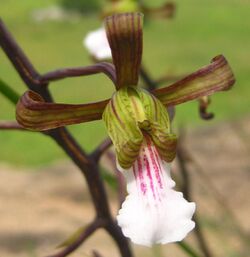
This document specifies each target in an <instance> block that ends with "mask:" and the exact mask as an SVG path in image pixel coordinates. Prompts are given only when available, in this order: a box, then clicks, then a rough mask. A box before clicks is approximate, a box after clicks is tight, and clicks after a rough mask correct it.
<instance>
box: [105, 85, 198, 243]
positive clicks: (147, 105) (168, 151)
mask: <svg viewBox="0 0 250 257" xmlns="http://www.w3.org/2000/svg"><path fill="white" fill-rule="evenodd" d="M103 119H104V121H105V123H106V126H107V128H108V132H109V135H110V136H111V139H112V141H113V143H114V146H115V149H116V155H117V166H118V169H119V170H120V171H121V172H123V174H124V176H125V177H126V180H127V191H128V196H127V198H126V200H125V202H124V203H123V204H122V208H121V210H120V211H119V214H118V216H117V221H118V224H119V225H120V227H121V228H122V231H123V233H124V235H125V236H127V237H129V238H130V239H131V240H132V241H133V242H134V243H137V244H141V245H146V246H151V245H152V244H154V243H162V244H165V243H170V242H175V241H180V240H182V239H183V238H184V237H185V236H186V235H187V233H188V232H189V231H190V230H192V229H193V228H194V222H193V221H192V220H191V218H192V215H193V213H194V210H195V204H194V203H189V202H187V201H186V200H185V199H184V198H183V195H182V193H180V192H177V191H175V190H174V189H173V187H174V186H175V183H174V181H173V180H172V179H171V177H170V164H169V163H167V162H170V161H172V159H173V158H174V156H175V148H176V137H175V135H173V134H171V133H170V123H169V117H168V113H167V110H166V108H165V107H164V106H163V105H162V103H161V102H160V101H159V100H158V99H157V98H155V97H154V96H153V95H151V94H150V93H148V92H146V91H144V90H143V89H139V88H136V87H125V86H124V87H123V88H121V89H120V90H118V92H117V93H115V95H114V96H113V97H112V99H111V101H110V103H109V104H108V105H107V107H106V109H105V111H104V113H103Z"/></svg>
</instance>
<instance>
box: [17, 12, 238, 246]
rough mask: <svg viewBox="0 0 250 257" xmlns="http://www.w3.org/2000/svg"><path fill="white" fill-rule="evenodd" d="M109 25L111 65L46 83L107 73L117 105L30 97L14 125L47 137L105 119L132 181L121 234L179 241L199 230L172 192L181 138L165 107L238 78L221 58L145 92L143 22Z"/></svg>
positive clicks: (115, 19)
mask: <svg viewBox="0 0 250 257" xmlns="http://www.w3.org/2000/svg"><path fill="white" fill-rule="evenodd" d="M104 25H105V30H106V33H107V38H108V42H109V45H110V49H111V53H112V59H113V63H114V66H113V65H112V64H109V63H97V64H95V65H93V66H89V67H83V68H75V69H74V70H70V69H65V70H61V71H60V72H57V71H55V72H51V73H48V74H46V75H44V76H42V78H41V79H42V80H43V81H45V82H46V81H47V80H57V79H61V78H64V77H66V76H67V77H69V76H80V75H90V74H95V73H98V72H103V73H105V74H106V75H108V76H109V78H111V79H112V81H113V82H114V84H115V86H116V92H115V93H114V94H113V96H112V98H111V99H107V100H104V101H100V102H97V103H89V104H78V105H71V104H55V103H48V102H45V101H44V99H42V98H41V96H40V95H38V94H37V93H35V92H33V91H28V92H26V93H25V94H24V95H23V96H22V97H21V99H20V100H19V103H18V104H17V120H18V122H19V123H20V124H21V125H22V126H24V127H26V128H28V129H31V130H36V131H42V130H48V129H53V128H57V127H61V126H65V125H70V124H76V123H80V122H87V121H93V120H98V119H101V118H102V119H103V120H104V122H105V125H106V127H107V131H108V134H109V136H110V138H111V139H112V142H113V144H114V147H115V152H116V159H117V167H118V169H119V170H120V171H121V172H122V173H123V174H124V176H125V178H126V181H127V191H128V196H127V198H126V200H125V201H124V203H123V204H122V207H121V209H120V210H119V212H118V215H117V221H118V224H119V226H120V227H121V229H122V231H123V233H124V235H125V236H126V237H128V238H130V239H131V240H132V241H133V242H134V243H137V244H141V245H145V246H151V245H152V244H155V243H162V244H165V243H170V242H176V241H180V240H182V239H183V238H184V237H185V236H186V235H187V234H188V233H189V232H190V231H191V230H192V229H193V228H194V226H195V224H194V222H193V221H192V216H193V214H194V211H195V204H194V203H190V202H187V201H186V200H185V199H184V198H183V195H182V193H180V192H177V191H175V190H174V186H175V182H174V181H173V180H172V178H171V176H170V163H171V162H172V160H173V159H174V158H175V154H176V145H177V137H176V136H175V135H174V134H173V133H172V132H171V128H170V119H169V116H168V112H167V109H166V107H169V106H174V105H177V104H180V103H184V102H186V101H189V100H193V99H198V98H200V97H203V96H207V95H211V94H212V93H214V92H216V91H222V90H228V89H230V88H231V86H232V85H233V84H234V82H235V80H234V76H233V73H232V71H231V68H230V66H229V65H228V63H227V61H226V59H225V58H224V57H223V56H222V55H220V56H217V57H215V58H214V59H213V60H212V63H211V64H209V65H207V66H205V67H203V68H201V69H199V70H198V71H196V72H194V73H192V74H190V75H188V76H187V77H185V78H183V79H182V80H180V81H178V82H176V83H174V84H172V85H170V86H168V87H163V88H161V89H156V90H154V91H153V92H148V91H146V90H144V89H142V88H139V87H138V86H137V85H138V77H139V69H140V64H141V57H142V27H143V15H142V14H140V13H125V14H117V15H113V16H110V17H108V18H106V19H105V23H104Z"/></svg>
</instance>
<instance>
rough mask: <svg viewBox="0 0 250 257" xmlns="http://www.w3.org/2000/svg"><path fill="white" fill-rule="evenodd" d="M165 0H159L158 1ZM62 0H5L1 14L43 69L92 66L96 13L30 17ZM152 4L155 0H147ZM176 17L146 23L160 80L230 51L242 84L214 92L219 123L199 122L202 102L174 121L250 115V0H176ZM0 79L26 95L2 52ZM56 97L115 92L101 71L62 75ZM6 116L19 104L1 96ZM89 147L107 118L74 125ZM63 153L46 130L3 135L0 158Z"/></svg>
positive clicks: (54, 87)
mask: <svg viewBox="0 0 250 257" xmlns="http://www.w3.org/2000/svg"><path fill="white" fill-rule="evenodd" d="M158 2H159V3H160V2H162V1H154V5H156V4H158ZM56 3H57V1H56V0H36V1H33V0H26V1H16V0H0V16H1V17H2V19H3V20H4V21H5V23H6V24H7V26H8V27H9V29H10V30H11V32H12V33H13V34H14V36H15V38H16V39H17V41H18V42H19V43H20V45H21V46H22V48H23V49H24V51H25V52H26V53H27V55H28V56H29V58H30V59H31V61H32V62H33V64H34V65H35V67H36V68H37V69H38V70H39V71H40V72H46V71H49V70H53V69H57V68H59V67H67V66H85V65H89V64H90V63H91V62H90V59H89V57H88V54H87V52H86V50H85V49H84V48H83V47H82V39H83V36H84V35H85V34H86V33H87V32H88V31H89V30H93V29H96V28H98V27H99V26H100V24H101V22H100V21H99V20H98V18H97V15H96V16H84V17H83V18H82V19H81V20H79V21H78V22H65V21H64V22H59V21H58V22H48V21H46V22H42V23H37V22H35V21H34V20H32V17H31V13H32V11H33V10H36V9H39V8H44V7H47V6H50V5H53V4H56ZM149 3H152V1H149ZM176 3H177V13H176V17H175V19H173V20H172V21H162V20H157V21H156V20H154V21H150V22H149V21H148V22H146V26H145V29H144V55H143V58H144V63H145V65H146V67H147V68H148V69H149V70H150V72H151V74H152V75H153V76H155V77H157V76H160V75H162V74H163V73H165V72H170V73H176V74H187V73H189V72H192V71H195V70H196V69H198V68H199V67H201V66H202V65H206V64H208V62H209V61H210V60H211V58H212V57H214V56H215V55H217V54H221V53H222V54H224V55H225V56H226V57H227V59H228V60H229V62H230V64H231V66H232V68H233V70H234V72H235V75H236V78H237V83H236V85H235V87H234V88H233V90H231V91H229V92H228V93H223V94H217V95H215V96H213V98H212V100H213V102H212V106H211V108H210V110H211V111H214V112H215V114H216V117H215V119H214V121H212V122H211V121H209V122H206V121H200V119H199V117H198V111H197V103H196V102H193V103H187V104H183V105H182V106H180V107H178V108H177V115H176V120H175V124H179V123H181V124H187V125H189V126H200V125H208V124H214V123H215V122H218V121H221V120H225V119H235V118H237V117H240V116H243V115H245V114H247V113H248V112H249V95H250V87H249V85H248V78H249V64H248V60H249V59H250V52H249V50H248V47H249V45H250V34H249V31H250V22H249V13H248V10H249V7H250V2H249V1H235V0H227V1H226V0H223V1H220V2H218V1H215V0H210V1H199V0H190V1H176ZM0 78H2V79H3V80H4V81H6V82H7V83H8V84H9V85H12V86H13V88H15V90H16V91H18V92H19V93H20V94H22V93H23V92H24V91H25V90H26V88H25V87H24V85H23V82H22V81H21V80H20V78H19V77H18V75H17V74H16V72H15V70H14V69H13V67H12V66H11V64H10V63H9V61H8V60H7V58H6V57H5V55H4V54H3V52H2V51H1V50H0ZM50 88H51V91H52V93H53V95H54V96H55V100H56V101H57V102H65V103H87V102H89V101H96V100H100V99H103V98H107V97H109V96H110V95H111V94H112V92H113V91H114V89H113V86H112V84H111V83H110V82H109V81H108V79H106V78H104V76H103V75H98V76H93V77H88V78H87V77H85V78H84V77H83V78H76V79H68V80H63V81H61V82H55V83H52V84H51V87H50ZM0 107H1V108H0V119H14V112H15V110H14V107H13V106H12V105H11V104H10V103H9V102H8V101H7V100H6V99H5V98H4V97H2V96H0ZM69 129H70V130H71V131H72V132H73V134H74V135H75V136H76V137H77V139H78V140H79V142H80V143H81V144H82V145H83V146H84V148H85V149H86V150H87V151H91V150H92V149H93V148H94V147H95V146H96V145H97V144H98V142H99V141H100V140H101V139H102V138H104V137H105V136H106V131H105V129H104V126H103V123H102V122H101V121H98V122H92V123H86V124H81V125H74V126H70V127H69ZM64 157H65V155H64V153H63V152H62V151H61V150H60V149H59V148H58V147H57V146H56V145H55V144H54V142H53V141H51V140H50V139H49V138H46V137H45V136H43V135H40V134H38V133H32V132H26V133H25V132H13V131H12V132H8V131H7V132H5V131H4V132H3V131H2V132H0V161H6V162H10V163H12V164H16V165H32V166H33V165H34V166H35V165H43V164H47V163H50V162H51V161H54V160H56V159H59V158H64Z"/></svg>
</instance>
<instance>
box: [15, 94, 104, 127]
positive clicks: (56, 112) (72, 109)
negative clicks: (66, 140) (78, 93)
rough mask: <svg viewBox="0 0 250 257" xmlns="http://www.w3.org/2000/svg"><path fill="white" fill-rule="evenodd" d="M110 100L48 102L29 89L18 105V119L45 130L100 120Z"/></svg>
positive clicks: (24, 125) (26, 124) (28, 125)
mask: <svg viewBox="0 0 250 257" xmlns="http://www.w3.org/2000/svg"><path fill="white" fill-rule="evenodd" d="M107 103H108V101H107V100H104V101H101V102H98V103H90V104H57V103H47V102H45V101H44V99H43V98H42V97H41V96H40V95H39V94H37V93H35V92H34V91H27V92H26V93H24V95H23V96H22V97H21V98H20V100H19V102H18V103H17V107H16V119H17V121H18V123H19V124H21V125H22V126H23V127H25V128H27V129H30V130H34V131H43V130H48V129H54V128H58V127H62V126H66V125H71V124H76V123H81V122H87V121H92V120H98V119H100V118H101V116H102V112H103V110H104V108H105V106H106V105H107Z"/></svg>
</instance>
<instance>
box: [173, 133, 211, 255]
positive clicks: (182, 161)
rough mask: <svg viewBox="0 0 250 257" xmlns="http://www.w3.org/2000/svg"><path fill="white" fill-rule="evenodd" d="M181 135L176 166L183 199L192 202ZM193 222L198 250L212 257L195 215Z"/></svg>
mask: <svg viewBox="0 0 250 257" xmlns="http://www.w3.org/2000/svg"><path fill="white" fill-rule="evenodd" d="M183 140H184V139H183V134H182V135H181V136H180V138H179V145H178V149H177V154H176V157H177V160H178V164H179V167H180V172H181V175H182V178H183V189H182V190H183V195H184V197H185V198H186V199H187V200H188V201H190V202H191V201H192V200H191V199H192V197H191V190H190V189H191V188H192V185H191V179H190V175H189V171H188V168H187V165H186V164H187V161H188V158H189V156H188V154H187V153H186V151H185V148H184V147H183ZM193 220H194V222H195V230H194V231H195V235H196V238H197V241H198V243H199V246H200V249H201V250H202V252H203V254H204V256H205V257H212V256H213V255H212V253H211V250H210V249H209V247H208V245H207V241H206V239H205V236H204V234H203V231H202V229H201V225H200V220H199V218H198V215H197V213H196V214H194V216H193Z"/></svg>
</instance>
